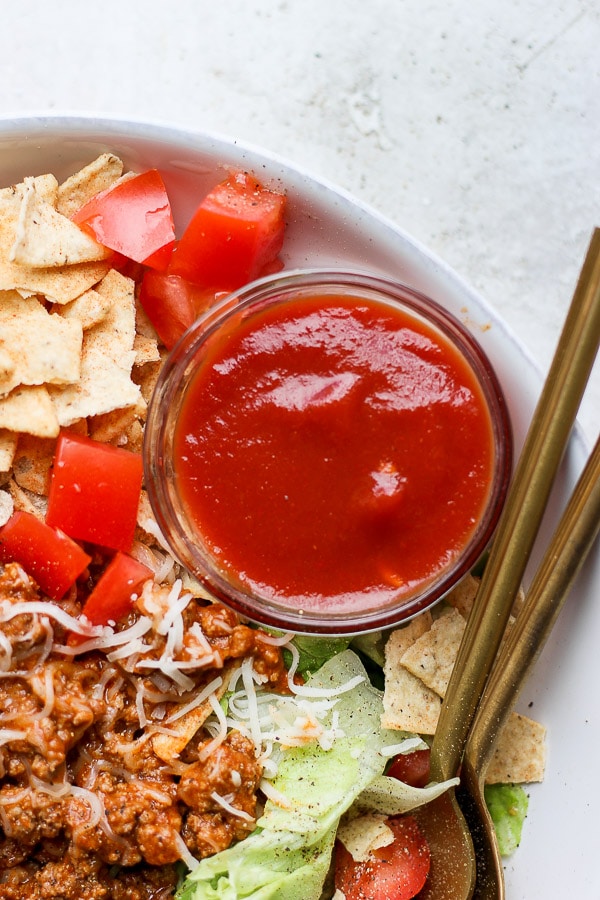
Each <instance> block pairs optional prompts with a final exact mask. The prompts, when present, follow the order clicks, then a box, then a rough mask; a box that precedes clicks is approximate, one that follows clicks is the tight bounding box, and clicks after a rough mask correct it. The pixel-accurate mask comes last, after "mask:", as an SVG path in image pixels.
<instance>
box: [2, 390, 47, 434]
mask: <svg viewBox="0 0 600 900" xmlns="http://www.w3.org/2000/svg"><path fill="white" fill-rule="evenodd" d="M3 428H6V429H8V430H9V431H15V432H22V433H24V434H34V435H36V436H37V437H42V438H52V437H57V436H58V431H59V425H58V418H57V416H56V412H55V411H54V407H53V405H52V400H51V399H50V395H49V394H48V390H47V389H46V388H45V387H44V386H43V385H34V386H33V387H29V386H22V387H18V388H15V390H14V391H11V393H10V394H7V395H6V396H5V397H0V429H3Z"/></svg>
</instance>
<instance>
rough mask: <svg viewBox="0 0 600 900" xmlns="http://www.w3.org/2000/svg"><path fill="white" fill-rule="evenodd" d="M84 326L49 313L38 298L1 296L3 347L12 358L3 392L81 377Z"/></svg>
mask: <svg viewBox="0 0 600 900" xmlns="http://www.w3.org/2000/svg"><path fill="white" fill-rule="evenodd" d="M81 345H82V329H81V323H79V322H77V321H75V320H74V321H72V322H69V321H65V320H64V319H63V318H62V317H61V316H58V315H54V314H52V313H49V312H47V310H46V309H45V307H44V306H43V305H42V304H41V303H40V302H39V301H38V300H37V299H36V298H35V297H28V298H24V297H21V296H20V295H19V294H17V293H16V291H4V292H3V293H1V294H0V347H1V349H2V351H3V353H4V354H5V355H8V356H9V357H10V358H11V359H12V363H13V366H12V373H11V374H10V376H8V375H6V376H5V378H4V379H3V393H5V394H6V393H8V392H9V391H11V390H12V389H13V388H15V387H18V386H19V385H42V384H68V383H70V382H73V381H76V380H77V379H78V378H79V368H80V358H81Z"/></svg>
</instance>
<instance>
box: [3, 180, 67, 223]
mask: <svg viewBox="0 0 600 900" xmlns="http://www.w3.org/2000/svg"><path fill="white" fill-rule="evenodd" d="M32 181H33V184H34V186H35V190H36V193H37V194H38V196H40V197H41V198H42V199H43V200H45V201H46V203H50V205H51V206H56V199H57V197H58V181H57V180H56V178H55V177H54V175H52V174H50V173H48V174H46V175H36V176H35V177H34V178H33V179H32ZM25 190H26V182H25V181H21V182H20V183H19V184H13V185H10V186H9V187H5V188H0V209H1V210H2V213H3V215H4V216H6V214H7V210H8V209H12V211H13V216H12V218H13V220H14V222H16V220H17V218H18V215H19V209H20V206H21V201H22V200H23V197H24V195H25Z"/></svg>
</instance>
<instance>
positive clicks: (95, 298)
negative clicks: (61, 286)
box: [57, 288, 110, 331]
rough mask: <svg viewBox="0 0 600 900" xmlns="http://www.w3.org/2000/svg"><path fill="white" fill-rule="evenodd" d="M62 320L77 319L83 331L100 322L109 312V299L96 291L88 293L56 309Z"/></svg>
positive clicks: (91, 290)
mask: <svg viewBox="0 0 600 900" xmlns="http://www.w3.org/2000/svg"><path fill="white" fill-rule="evenodd" d="M57 311H58V312H60V315H61V316H62V317H63V318H64V319H77V320H78V321H79V322H81V327H82V328H83V330H84V331H86V330H87V329H88V328H92V326H93V325H97V324H98V322H101V321H102V320H103V319H104V318H105V317H106V315H107V314H108V312H109V311H110V297H103V296H102V295H101V294H99V293H98V291H95V290H94V289H93V288H90V290H89V291H85V293H83V294H81V295H80V296H79V297H76V298H75V300H71V302H70V303H65V304H64V305H63V306H61V307H58V309H57Z"/></svg>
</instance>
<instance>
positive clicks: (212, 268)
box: [169, 172, 286, 290]
mask: <svg viewBox="0 0 600 900" xmlns="http://www.w3.org/2000/svg"><path fill="white" fill-rule="evenodd" d="M285 205H286V199H285V196H284V195H283V194H279V193H276V192H275V191H270V190H267V189H266V188H264V187H263V186H262V185H261V184H260V183H259V182H258V181H257V180H256V179H255V178H253V176H251V175H249V174H247V173H245V172H237V173H235V174H233V175H230V176H229V178H227V179H225V181H223V182H221V184H218V185H217V186H216V187H215V188H213V190H212V191H210V192H209V193H208V194H207V196H206V197H205V198H204V200H203V201H202V202H201V203H200V206H199V207H198V209H197V210H196V212H195V213H194V215H193V216H192V219H191V221H190V223H189V225H188V226H187V228H186V229H185V231H184V233H183V235H182V237H181V240H180V241H179V242H178V244H177V246H176V247H175V250H174V252H173V257H172V259H171V263H170V265H169V273H170V274H172V275H181V276H182V277H183V278H186V279H187V280H188V281H192V282H193V283H194V284H199V285H201V286H202V287H206V288H214V289H215V290H234V289H236V288H239V287H241V286H242V285H244V284H247V283H248V282H250V281H252V280H253V279H255V278H257V277H258V276H259V275H260V274H262V272H263V271H264V270H265V269H266V267H269V266H270V265H271V264H273V263H274V261H275V260H276V258H277V256H278V254H279V252H280V250H281V248H282V245H283V237H284V231H285V223H284V212H285Z"/></svg>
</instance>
